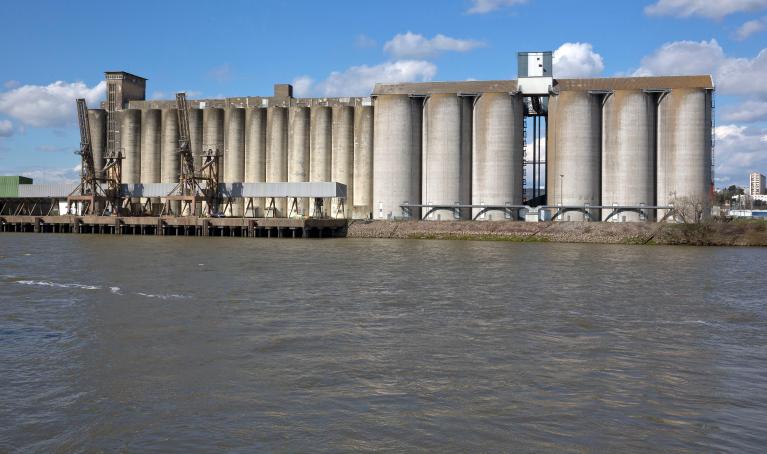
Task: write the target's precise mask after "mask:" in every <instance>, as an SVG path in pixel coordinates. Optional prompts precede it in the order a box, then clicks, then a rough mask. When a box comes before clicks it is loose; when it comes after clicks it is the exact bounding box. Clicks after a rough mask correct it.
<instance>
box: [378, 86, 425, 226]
mask: <svg viewBox="0 0 767 454" xmlns="http://www.w3.org/2000/svg"><path fill="white" fill-rule="evenodd" d="M422 105H423V104H422V101H421V99H419V98H410V97H409V96H407V95H381V96H378V97H377V98H376V103H375V109H374V112H373V118H374V130H375V133H374V144H375V145H374V147H373V150H374V151H373V213H374V217H375V218H376V219H387V218H402V217H415V218H417V217H418V214H419V213H420V209H409V210H404V211H403V209H402V208H401V205H402V204H403V203H405V202H407V203H409V204H420V203H421V117H422Z"/></svg>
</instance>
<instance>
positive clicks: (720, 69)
mask: <svg viewBox="0 0 767 454" xmlns="http://www.w3.org/2000/svg"><path fill="white" fill-rule="evenodd" d="M690 74H712V75H713V76H714V81H715V83H716V85H717V90H718V91H719V93H721V94H725V95H751V96H754V95H756V96H762V95H767V85H765V84H764V82H763V81H764V77H765V75H767V49H763V50H762V51H761V52H759V54H757V55H756V57H754V58H733V57H728V56H727V55H725V52H724V49H722V46H720V45H719V43H718V42H717V41H716V40H715V39H712V40H711V41H700V42H697V41H676V42H673V43H667V44H664V45H663V46H662V47H661V48H660V49H658V50H657V51H655V52H654V53H652V54H651V55H649V56H647V57H645V58H643V59H642V64H641V66H640V68H639V69H638V70H636V71H635V72H634V75H636V76H653V75H664V76H670V75H690Z"/></svg>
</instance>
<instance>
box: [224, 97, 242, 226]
mask: <svg viewBox="0 0 767 454" xmlns="http://www.w3.org/2000/svg"><path fill="white" fill-rule="evenodd" d="M225 122H226V136H225V137H224V163H225V167H224V183H242V182H243V180H244V179H245V109H242V108H238V107H229V108H227V109H226V111H225ZM230 202H231V208H230V212H229V213H227V215H231V216H242V214H243V210H244V204H243V200H242V198H236V199H232V200H230Z"/></svg>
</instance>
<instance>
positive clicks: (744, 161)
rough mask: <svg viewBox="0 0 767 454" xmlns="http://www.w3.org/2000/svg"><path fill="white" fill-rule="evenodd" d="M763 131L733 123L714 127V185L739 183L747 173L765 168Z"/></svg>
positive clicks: (766, 164) (765, 156) (764, 132)
mask: <svg viewBox="0 0 767 454" xmlns="http://www.w3.org/2000/svg"><path fill="white" fill-rule="evenodd" d="M766 133H767V131H765V130H763V129H760V128H755V127H745V126H740V125H736V124H728V125H722V126H717V127H716V129H715V131H714V135H715V137H716V162H717V165H716V169H715V172H716V180H717V184H722V185H724V184H738V183H740V184H742V182H743V181H744V180H745V179H746V177H747V175H748V172H751V171H753V170H755V169H764V168H767V153H764V147H765V144H764V141H763V138H764V137H763V136H764V135H765V134H766Z"/></svg>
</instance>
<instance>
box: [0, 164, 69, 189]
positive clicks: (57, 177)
mask: <svg viewBox="0 0 767 454" xmlns="http://www.w3.org/2000/svg"><path fill="white" fill-rule="evenodd" d="M14 173H17V174H18V175H24V176H25V177H28V178H32V179H33V180H34V182H35V183H72V184H75V183H78V182H79V181H80V164H78V165H76V166H75V167H66V168H51V167H35V168H31V169H26V170H22V171H20V172H14Z"/></svg>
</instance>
